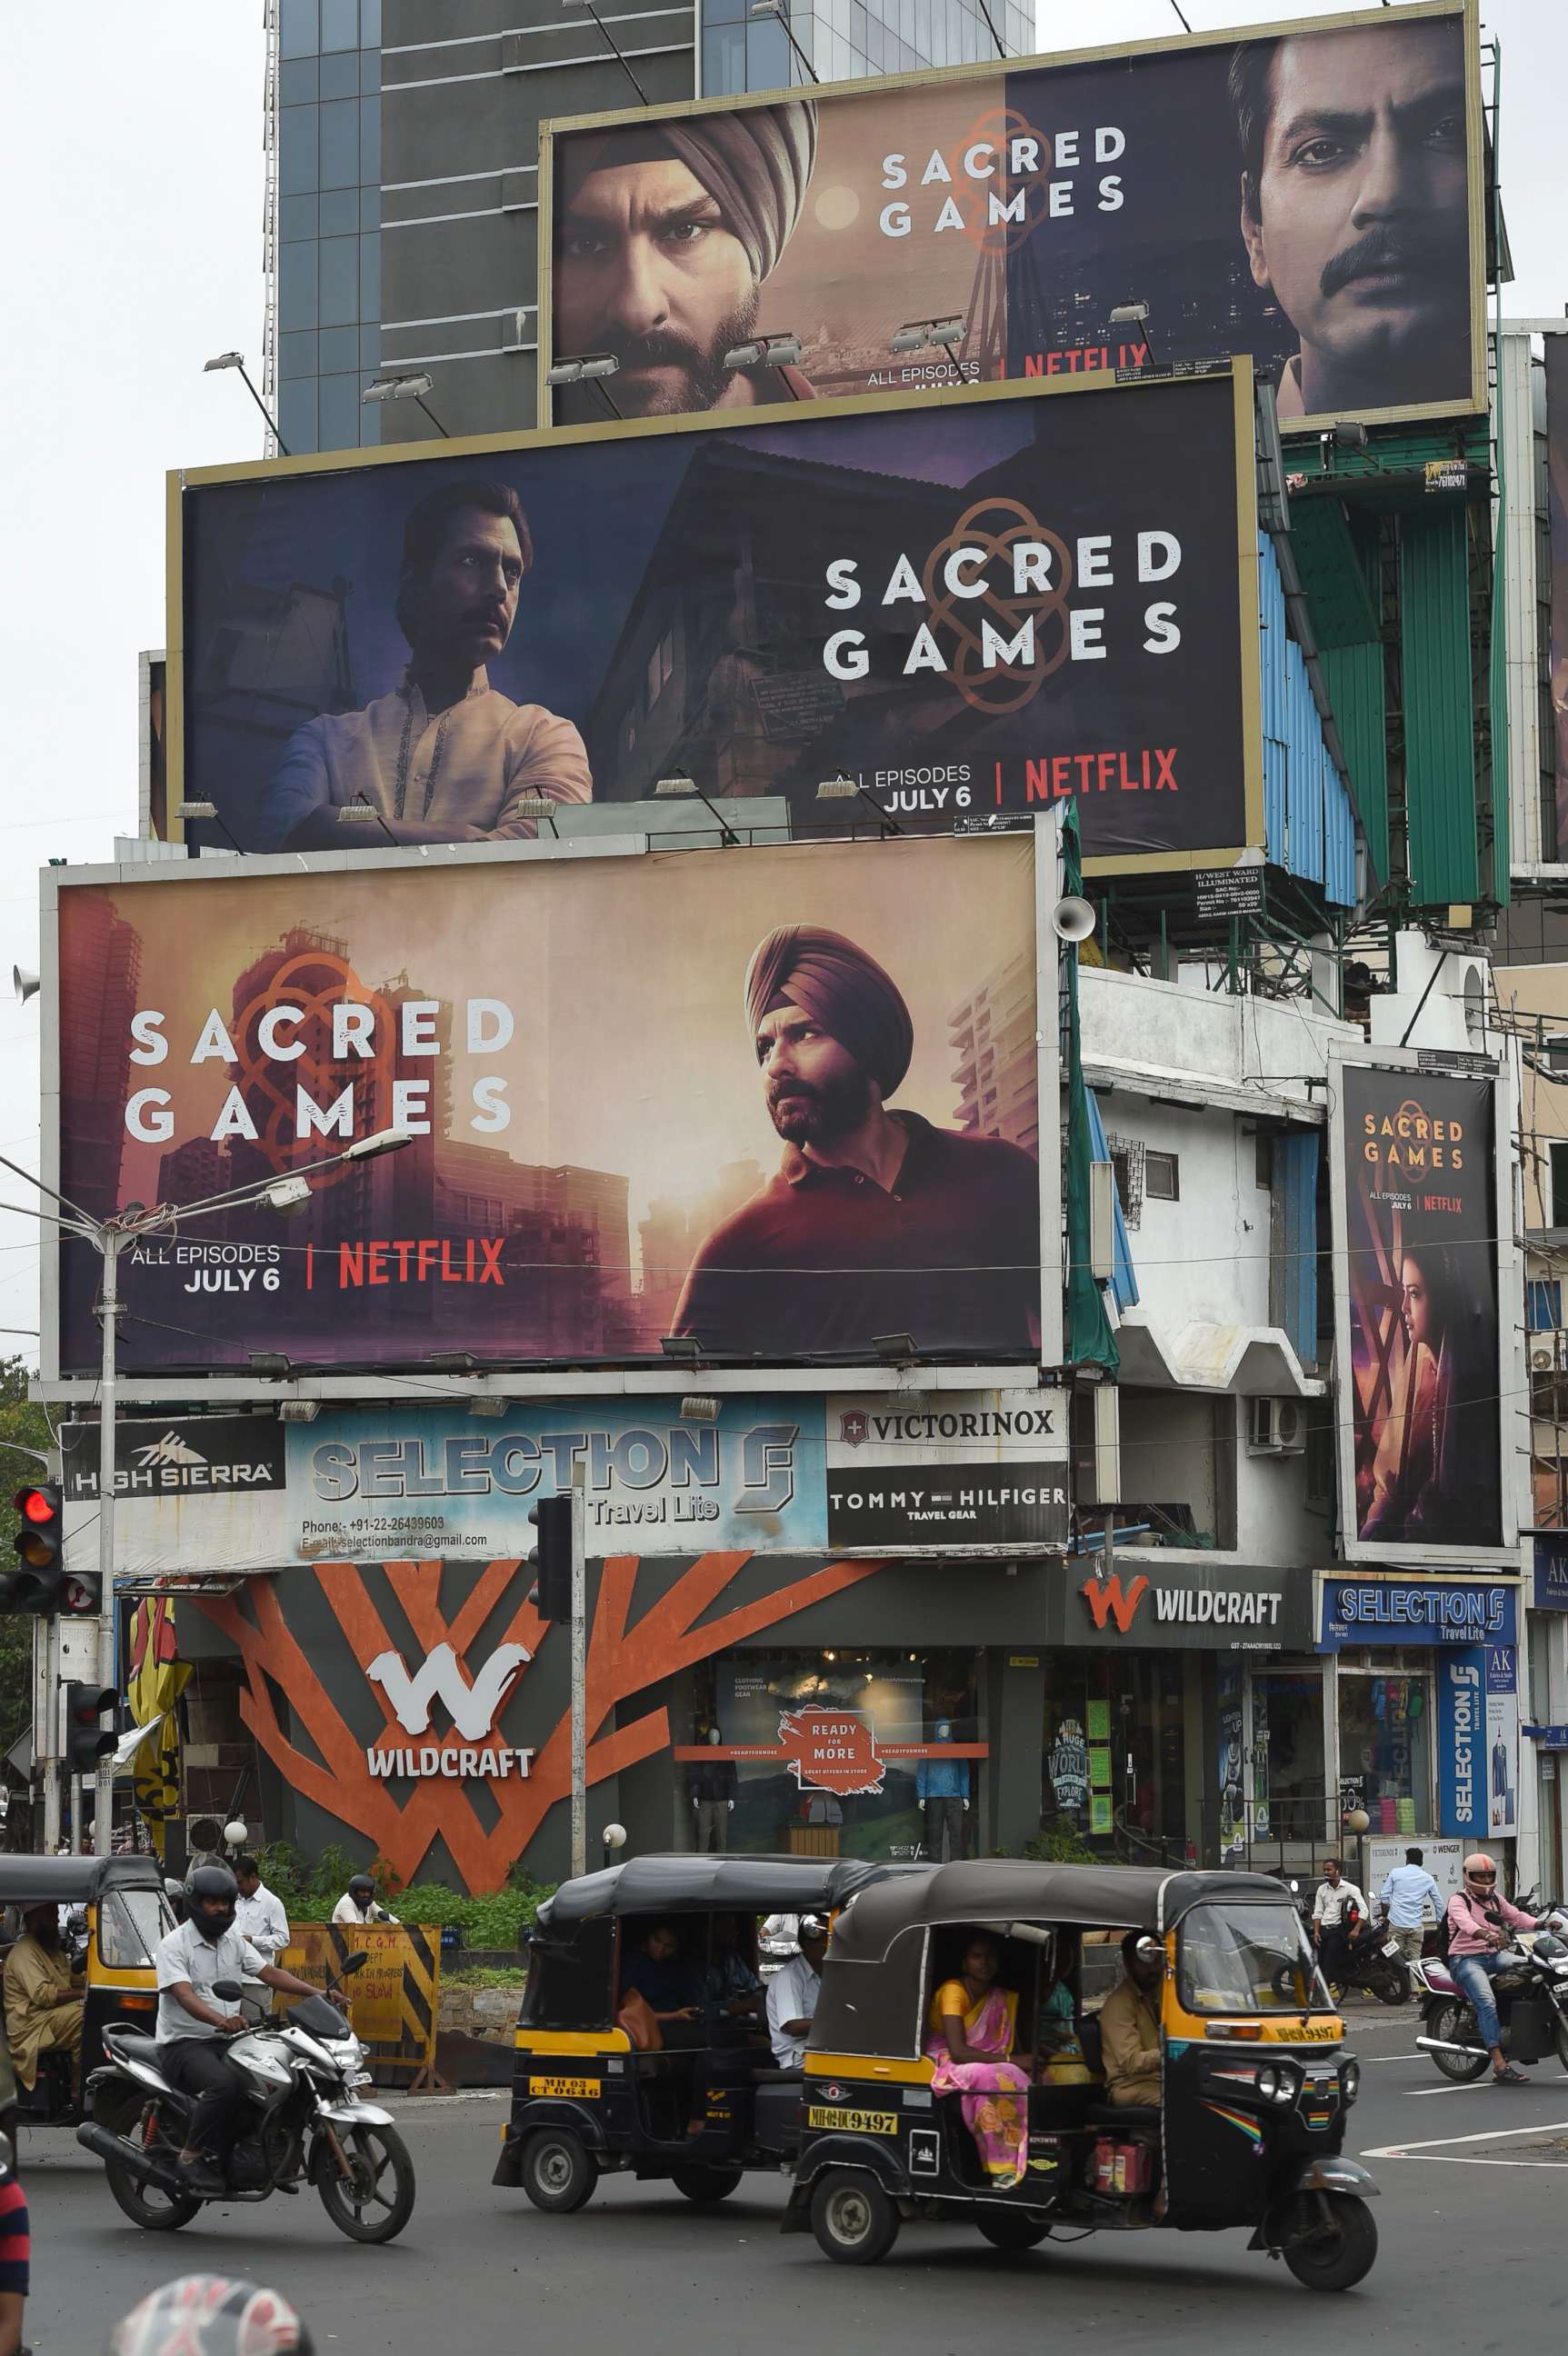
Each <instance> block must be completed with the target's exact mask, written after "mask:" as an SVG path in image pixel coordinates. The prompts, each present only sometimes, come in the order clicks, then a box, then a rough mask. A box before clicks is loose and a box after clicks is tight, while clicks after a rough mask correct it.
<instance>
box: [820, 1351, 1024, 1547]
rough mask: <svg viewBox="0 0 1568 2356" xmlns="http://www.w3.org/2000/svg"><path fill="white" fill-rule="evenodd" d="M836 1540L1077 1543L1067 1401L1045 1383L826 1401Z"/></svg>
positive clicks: (846, 1543) (855, 1543)
mask: <svg viewBox="0 0 1568 2356" xmlns="http://www.w3.org/2000/svg"><path fill="white" fill-rule="evenodd" d="M827 1443H828V1444H827V1489H828V1498H827V1503H828V1544H829V1546H830V1547H832V1548H833V1549H834V1550H835V1551H836V1550H838V1549H841V1548H865V1549H871V1548H874V1547H875V1548H877V1549H879V1550H882V1551H886V1552H892V1551H895V1550H899V1551H903V1552H906V1553H907V1552H911V1551H913V1550H915V1549H917V1548H918V1549H919V1550H920V1551H921V1552H925V1551H926V1550H928V1549H929V1550H930V1551H932V1552H940V1553H942V1554H955V1553H960V1552H962V1551H963V1550H965V1549H968V1550H971V1551H972V1552H976V1553H995V1552H999V1551H1003V1550H1005V1551H1008V1552H1014V1553H1040V1552H1042V1551H1047V1550H1053V1551H1054V1549H1056V1548H1057V1547H1061V1546H1063V1545H1065V1544H1066V1541H1067V1532H1068V1472H1067V1435H1066V1431H1065V1430H1064V1429H1063V1411H1062V1402H1061V1399H1060V1398H1059V1397H1058V1396H1057V1395H1056V1394H1055V1393H1052V1392H1048V1391H1040V1390H1025V1389H1019V1390H1015V1391H959V1392H953V1391H929V1392H925V1393H922V1394H920V1395H918V1397H914V1398H908V1397H907V1398H901V1399H900V1400H899V1401H898V1402H897V1406H893V1407H889V1408H886V1409H884V1408H877V1407H875V1406H868V1405H867V1404H866V1402H865V1399H864V1398H849V1397H843V1396H841V1397H837V1398H829V1400H828V1403H827Z"/></svg>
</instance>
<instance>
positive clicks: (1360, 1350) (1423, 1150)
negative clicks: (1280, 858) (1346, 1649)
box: [1332, 1055, 1516, 1563]
mask: <svg viewBox="0 0 1568 2356" xmlns="http://www.w3.org/2000/svg"><path fill="white" fill-rule="evenodd" d="M1335 1070H1336V1073H1337V1088H1336V1091H1335V1097H1334V1102H1333V1107H1332V1117H1333V1120H1334V1125H1335V1154H1334V1166H1333V1173H1332V1176H1333V1188H1334V1199H1335V1229H1336V1233H1335V1272H1336V1290H1335V1303H1336V1321H1337V1323H1336V1333H1337V1357H1338V1363H1339V1365H1340V1368H1341V1370H1342V1381H1343V1390H1342V1394H1341V1396H1342V1405H1341V1408H1340V1412H1339V1418H1338V1440H1339V1468H1340V1483H1339V1495H1340V1519H1341V1550H1342V1552H1343V1553H1344V1554H1345V1555H1346V1556H1347V1557H1348V1558H1350V1559H1352V1560H1356V1559H1361V1560H1366V1561H1383V1562H1394V1563H1402V1562H1408V1561H1409V1560H1410V1558H1411V1557H1412V1553H1416V1554H1419V1555H1420V1556H1421V1557H1423V1558H1431V1559H1434V1560H1437V1561H1440V1562H1478V1561H1486V1560H1499V1561H1502V1560H1511V1559H1512V1553H1513V1541H1514V1537H1515V1531H1516V1514H1515V1510H1514V1505H1513V1484H1512V1481H1511V1478H1510V1479H1505V1477H1504V1474H1505V1468H1506V1467H1507V1466H1508V1465H1509V1462H1510V1457H1511V1445H1510V1447H1509V1450H1508V1451H1506V1452H1505V1448H1504V1437H1505V1434H1509V1435H1510V1438H1511V1408H1512V1401H1511V1400H1510V1399H1509V1398H1508V1396H1507V1394H1508V1391H1509V1381H1508V1379H1506V1377H1505V1366H1506V1365H1511V1362H1512V1342H1513V1334H1512V1330H1511V1328H1512V1320H1511V1318H1510V1319H1509V1321H1508V1323H1507V1326H1506V1327H1505V1323H1504V1320H1503V1319H1502V1317H1501V1315H1500V1313H1499V1297H1500V1295H1499V1283H1498V1263H1499V1237H1498V1187H1497V1184H1496V1181H1495V1173H1496V1172H1497V1171H1498V1169H1502V1170H1506V1169H1507V1168H1508V1167H1509V1162H1508V1159H1507V1153H1506V1147H1505V1145H1504V1142H1503V1141H1502V1140H1501V1138H1500V1136H1499V1108H1498V1095H1499V1091H1500V1081H1499V1079H1498V1077H1495V1076H1488V1075H1487V1074H1486V1073H1482V1074H1466V1073H1460V1072H1454V1071H1440V1070H1432V1069H1423V1068H1421V1067H1420V1066H1419V1065H1418V1064H1417V1062H1416V1060H1415V1058H1414V1057H1413V1056H1409V1055H1407V1056H1405V1057H1404V1058H1402V1059H1401V1058H1398V1057H1393V1056H1391V1057H1390V1059H1389V1060H1387V1061H1384V1060H1383V1059H1382V1058H1381V1057H1380V1058H1379V1059H1378V1060H1376V1061H1372V1062H1367V1063H1340V1064H1337V1066H1335ZM1505 1215H1507V1214H1506V1213H1505Z"/></svg>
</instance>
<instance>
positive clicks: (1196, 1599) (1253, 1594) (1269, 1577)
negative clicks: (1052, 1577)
mask: <svg viewBox="0 0 1568 2356" xmlns="http://www.w3.org/2000/svg"><path fill="white" fill-rule="evenodd" d="M1311 1593H1312V1590H1311V1583H1310V1575H1309V1574H1308V1573H1307V1572H1305V1571H1297V1570H1277V1569H1272V1568H1266V1567H1264V1568H1259V1569H1252V1568H1250V1567H1249V1568H1241V1567H1239V1566H1227V1567H1225V1568H1223V1569H1221V1568H1219V1567H1218V1566H1215V1567H1214V1568H1212V1569H1204V1568H1203V1567H1201V1566H1200V1565H1198V1564H1196V1563H1195V1564H1193V1565H1192V1566H1191V1567H1190V1568H1188V1567H1187V1566H1185V1565H1184V1566H1183V1567H1182V1568H1180V1569H1166V1568H1165V1566H1164V1565H1160V1566H1158V1567H1155V1566H1151V1565H1149V1564H1147V1563H1145V1562H1137V1563H1134V1562H1133V1561H1130V1560H1127V1559H1125V1558H1117V1559H1115V1560H1114V1561H1113V1563H1112V1568H1111V1569H1109V1570H1105V1569H1103V1568H1101V1567H1100V1566H1098V1565H1092V1564H1087V1563H1085V1562H1084V1561H1083V1560H1081V1559H1074V1560H1073V1561H1072V1562H1070V1563H1069V1569H1068V1579H1067V1585H1066V1589H1065V1590H1064V1591H1060V1592H1058V1595H1057V1597H1056V1598H1055V1604H1056V1609H1057V1611H1058V1614H1059V1622H1060V1624H1059V1629H1058V1631H1055V1632H1053V1636H1052V1641H1053V1642H1055V1643H1058V1644H1069V1645H1086V1644H1091V1645H1094V1646H1095V1647H1097V1648H1098V1649H1103V1648H1104V1646H1105V1645H1106V1644H1123V1643H1124V1644H1133V1645H1145V1644H1146V1645H1158V1646H1160V1647H1162V1648H1167V1647H1170V1646H1177V1647H1180V1648H1182V1649H1184V1650H1187V1651H1203V1652H1259V1653H1278V1652H1284V1651H1296V1650H1299V1649H1301V1648H1302V1647H1304V1646H1305V1645H1307V1644H1310V1642H1311V1636H1312V1609H1311Z"/></svg>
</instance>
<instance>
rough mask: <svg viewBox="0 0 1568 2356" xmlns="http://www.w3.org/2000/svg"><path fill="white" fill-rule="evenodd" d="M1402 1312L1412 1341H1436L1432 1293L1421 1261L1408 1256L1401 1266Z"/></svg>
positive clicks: (1406, 1330)
mask: <svg viewBox="0 0 1568 2356" xmlns="http://www.w3.org/2000/svg"><path fill="white" fill-rule="evenodd" d="M1400 1313H1401V1314H1402V1317H1403V1319H1404V1330H1405V1332H1406V1333H1408V1334H1409V1335H1410V1338H1411V1340H1412V1343H1414V1342H1426V1343H1434V1342H1435V1340H1436V1335H1435V1333H1434V1318H1433V1309H1432V1295H1431V1293H1430V1292H1429V1291H1428V1290H1427V1287H1426V1276H1425V1272H1424V1270H1423V1268H1422V1265H1421V1262H1420V1261H1419V1260H1418V1259H1414V1258H1409V1257H1407V1258H1405V1259H1404V1260H1403V1261H1402V1263H1401V1266H1400Z"/></svg>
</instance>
